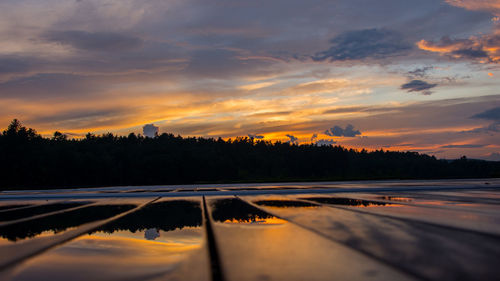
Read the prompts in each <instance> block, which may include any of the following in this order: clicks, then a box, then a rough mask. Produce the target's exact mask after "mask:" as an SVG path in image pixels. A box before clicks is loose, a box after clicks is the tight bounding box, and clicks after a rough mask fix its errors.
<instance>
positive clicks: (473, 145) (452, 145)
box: [441, 144, 486, 148]
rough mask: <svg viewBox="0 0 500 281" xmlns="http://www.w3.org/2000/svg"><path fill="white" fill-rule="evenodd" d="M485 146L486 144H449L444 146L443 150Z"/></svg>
mask: <svg viewBox="0 0 500 281" xmlns="http://www.w3.org/2000/svg"><path fill="white" fill-rule="evenodd" d="M485 146H486V145H485V144H449V145H443V146H441V148H480V147H485Z"/></svg>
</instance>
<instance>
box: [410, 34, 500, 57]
mask: <svg viewBox="0 0 500 281" xmlns="http://www.w3.org/2000/svg"><path fill="white" fill-rule="evenodd" d="M417 46H418V47H419V48H420V49H421V50H425V51H429V52H433V53H439V54H441V55H447V56H450V57H452V58H456V59H472V60H476V61H479V62H480V63H499V62H500V32H496V33H494V34H488V35H482V36H472V37H469V38H468V39H451V38H449V37H447V36H445V37H443V38H441V40H439V41H438V42H433V41H427V40H420V41H419V42H417Z"/></svg>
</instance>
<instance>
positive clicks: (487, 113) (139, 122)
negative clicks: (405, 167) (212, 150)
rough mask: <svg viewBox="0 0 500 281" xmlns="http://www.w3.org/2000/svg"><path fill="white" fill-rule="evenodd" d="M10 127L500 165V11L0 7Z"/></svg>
mask: <svg viewBox="0 0 500 281" xmlns="http://www.w3.org/2000/svg"><path fill="white" fill-rule="evenodd" d="M0 42H1V43H0V108H1V110H0V127H1V128H6V127H7V125H8V124H9V123H10V122H11V120H12V119H14V118H17V119H19V120H20V121H21V122H22V123H23V124H24V125H25V126H27V127H32V128H35V129H36V130H37V131H38V132H39V133H41V134H43V135H46V136H50V135H52V134H53V132H54V131H56V130H58V131H61V132H63V133H65V134H67V135H68V136H70V137H80V136H82V135H84V134H86V133H87V132H92V133H96V134H100V133H105V132H112V133H115V134H119V135H127V134H129V133H130V132H135V133H142V126H144V125H145V124H154V125H156V126H158V127H159V131H160V133H165V132H166V133H173V134H175V135H177V134H180V135H182V136H202V137H223V138H234V137H237V136H243V137H245V136H249V137H253V138H256V139H264V140H270V141H277V140H281V141H289V142H294V143H299V144H302V143H317V144H319V145H321V144H337V145H342V146H345V147H349V148H356V149H361V148H366V149H369V150H373V149H380V148H383V149H384V150H398V151H407V150H409V151H417V152H420V153H427V154H430V155H435V156H436V157H438V158H457V157H460V156H462V155H466V156H467V157H469V158H480V159H489V160H500V0H445V1H439V0H419V1H415V0H378V1H373V0H309V1H303V0H272V1H269V0H268V1H261V0H255V1H239V0H224V1H218V0H213V1H206V0H74V1H70V0H66V1H63V0H2V1H1V2H0Z"/></svg>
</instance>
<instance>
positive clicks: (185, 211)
mask: <svg viewBox="0 0 500 281" xmlns="http://www.w3.org/2000/svg"><path fill="white" fill-rule="evenodd" d="M201 224H202V217H201V207H200V202H195V201H187V200H175V201H163V202H158V203H153V204H150V205H148V206H146V207H144V208H142V209H140V210H138V211H136V212H133V213H131V214H128V215H126V216H124V217H122V218H120V219H118V220H116V221H113V222H111V223H109V224H106V225H104V226H102V227H101V228H100V229H99V230H98V231H102V232H107V233H113V232H114V231H117V230H127V231H130V232H136V231H144V230H146V229H152V228H154V229H157V230H163V231H170V230H175V229H182V228H183V227H197V226H201Z"/></svg>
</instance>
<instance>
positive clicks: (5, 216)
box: [0, 202, 88, 221]
mask: <svg viewBox="0 0 500 281" xmlns="http://www.w3.org/2000/svg"><path fill="white" fill-rule="evenodd" d="M87 203H88V202H67V203H54V204H45V205H38V206H32V207H30V208H22V209H18V210H12V211H6V212H1V213H0V221H10V220H16V219H22V218H27V217H32V216H35V215H40V214H44V213H49V212H54V211H60V210H64V209H69V208H74V207H78V206H82V205H85V204H87Z"/></svg>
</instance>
